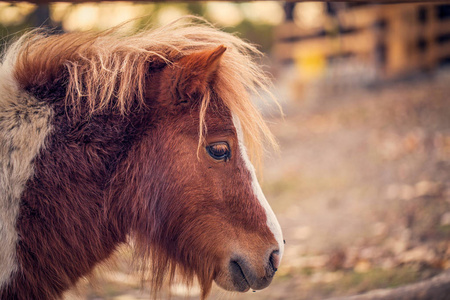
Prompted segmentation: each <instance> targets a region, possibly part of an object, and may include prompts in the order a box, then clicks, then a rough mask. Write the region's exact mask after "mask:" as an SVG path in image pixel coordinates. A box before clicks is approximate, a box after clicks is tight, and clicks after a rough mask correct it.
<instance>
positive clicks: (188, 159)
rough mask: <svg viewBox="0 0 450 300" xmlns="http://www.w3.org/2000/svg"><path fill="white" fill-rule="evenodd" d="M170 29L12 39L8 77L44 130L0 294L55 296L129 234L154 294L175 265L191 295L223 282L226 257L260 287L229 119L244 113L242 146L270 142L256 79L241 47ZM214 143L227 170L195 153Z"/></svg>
mask: <svg viewBox="0 0 450 300" xmlns="http://www.w3.org/2000/svg"><path fill="white" fill-rule="evenodd" d="M171 26H172V27H170V26H169V28H166V29H160V30H159V31H156V32H154V33H150V34H148V33H141V34H139V35H137V36H134V37H131V38H123V39H122V38H116V37H113V36H111V32H109V33H105V34H100V35H93V34H86V35H85V34H68V35H62V36H51V37H43V36H37V35H30V36H28V37H27V38H25V39H24V40H22V42H21V43H22V44H21V45H22V47H21V48H20V49H21V50H20V52H19V55H18V58H17V64H16V68H15V73H14V74H15V77H16V79H17V81H18V83H19V84H20V86H21V87H22V88H23V89H25V90H27V91H28V92H29V93H31V94H33V95H34V96H35V97H36V98H38V99H40V101H42V102H43V103H45V104H46V105H49V106H50V107H51V108H52V110H53V118H52V121H51V122H52V126H53V128H54V131H53V133H52V134H51V135H50V136H49V137H48V139H47V141H46V144H47V147H46V148H45V150H43V151H42V152H41V153H40V154H39V155H38V157H37V158H36V159H35V161H34V170H35V172H34V176H33V177H32V178H31V179H30V180H29V181H28V182H27V185H26V189H25V191H24V193H23V194H22V198H21V205H20V215H19V219H18V220H17V225H16V227H17V231H18V234H19V238H20V241H19V243H18V245H17V257H18V263H19V266H20V270H19V272H18V273H17V274H16V275H15V276H14V278H12V280H11V282H10V284H9V285H8V286H6V287H5V288H3V289H0V298H2V299H55V298H59V297H60V296H61V295H62V293H63V292H64V291H65V290H67V289H68V288H70V287H71V286H73V285H74V284H76V282H77V281H78V280H79V278H80V277H82V276H86V275H88V274H89V273H90V271H91V270H92V268H93V267H94V266H95V265H97V264H99V263H101V262H102V261H104V260H105V259H106V258H108V257H109V256H110V255H111V253H112V252H113V251H114V250H115V249H116V248H117V246H118V245H120V244H121V243H125V242H127V237H128V236H130V237H131V238H132V240H133V243H134V244H135V248H136V253H137V257H139V258H140V259H141V264H140V266H141V267H142V271H144V272H145V273H146V274H149V275H150V276H149V278H148V279H149V280H150V283H151V285H152V287H153V288H154V291H155V292H156V291H157V290H158V289H159V288H160V287H161V284H162V282H163V280H164V279H165V278H168V279H169V281H170V280H171V279H173V276H174V274H175V272H176V271H177V272H180V273H181V274H182V275H183V276H184V278H185V280H186V282H187V283H191V282H192V280H193V278H195V277H197V278H198V280H199V282H200V285H201V287H202V295H203V297H206V296H207V295H208V293H209V291H210V288H211V284H212V282H213V280H216V281H218V280H219V281H220V282H221V284H222V285H223V286H225V287H226V288H232V286H231V285H230V284H231V283H230V282H231V281H230V280H231V279H230V278H229V275H228V274H227V268H228V263H229V260H230V257H231V259H232V256H233V255H245V257H246V259H247V260H248V261H247V262H248V264H249V265H251V266H253V268H254V269H255V272H256V274H257V275H258V276H259V277H267V280H268V281H270V280H271V277H272V276H273V273H271V275H267V274H269V273H270V272H268V271H267V266H265V265H264V264H261V263H260V261H261V258H263V257H265V260H266V261H268V257H267V255H268V254H267V253H270V251H272V250H274V249H275V248H274V247H276V241H275V239H274V236H273V234H272V232H271V231H270V230H269V228H268V227H267V224H266V221H267V220H266V216H265V212H264V209H263V208H262V207H261V205H260V204H259V202H258V199H257V198H256V196H255V195H253V193H252V188H251V179H250V177H251V176H250V174H249V171H248V170H247V169H246V168H245V167H244V165H245V163H244V162H243V158H242V157H241V156H240V154H239V148H238V142H237V138H236V129H235V128H234V126H233V123H232V120H231V119H232V118H231V114H232V113H234V114H237V115H238V116H246V119H243V118H242V122H243V124H244V126H245V125H247V126H246V128H247V134H254V136H253V139H252V140H251V141H253V142H254V143H253V144H256V145H258V144H260V143H261V141H260V138H259V136H260V134H265V135H266V136H267V137H268V138H269V139H271V135H270V133H268V131H267V128H266V127H265V124H264V122H263V121H262V118H261V116H260V114H259V113H258V112H257V111H256V110H255V108H254V107H253V106H252V105H251V104H249V103H250V102H249V99H248V92H247V90H246V88H250V89H255V88H256V86H257V85H263V81H264V79H263V81H261V80H260V79H258V78H257V77H256V76H257V75H261V74H262V73H261V72H260V70H259V69H258V68H257V67H256V65H255V64H254V63H253V62H252V61H250V60H249V56H248V53H247V52H246V51H251V50H254V48H252V47H251V46H249V45H248V44H245V43H243V42H242V41H239V40H238V39H236V38H234V37H232V36H229V35H227V34H224V33H219V32H217V31H215V30H213V29H211V28H209V27H203V26H197V27H192V26H191V27H189V26H188V27H181V28H180V27H177V26H175V25H171ZM187 28H189V30H188V29H187ZM190 30H193V31H194V32H195V30H198V34H192V33H189V32H190ZM166 34H167V35H168V38H166V39H164V40H159V41H158V40H156V41H155V40H151V38H152V37H154V38H157V37H159V38H160V39H162V37H163V36H164V35H166ZM175 38H178V40H177V39H175ZM148 39H150V40H148ZM172 39H175V40H172ZM180 40H182V42H184V44H183V43H181V42H180ZM219 40H220V43H219ZM133 42H135V43H133ZM169 43H171V44H169ZM189 43H191V44H189ZM222 43H223V44H224V46H222ZM105 45H108V46H109V47H111V49H112V50H111V49H109V48H108V49H105V48H104V47H105ZM44 49H46V51H44ZM136 49H137V50H136ZM134 50H136V51H134ZM225 50H226V51H225ZM44 53H45V55H44ZM234 56H236V57H237V58H233V57H234ZM53 57H54V59H53ZM168 62H170V63H168ZM244 62H245V64H244V65H243V66H242V65H240V66H238V64H242V63H244ZM166 64H168V65H166ZM238 67H239V68H240V69H241V71H242V72H241V73H239V74H238V73H236V71H237V68H238ZM242 76H244V77H242ZM245 76H247V77H245ZM255 82H256V85H255ZM263 86H264V85H263ZM228 89H231V90H228ZM248 105H251V106H250V107H249V106H248ZM244 128H245V127H244ZM222 140H225V141H227V142H228V144H229V145H230V146H231V151H232V155H233V156H232V159H230V161H229V162H226V163H225V162H218V161H215V160H214V159H212V158H211V157H210V156H209V155H208V154H207V152H206V151H205V150H204V146H205V145H206V144H208V143H211V142H214V141H222Z"/></svg>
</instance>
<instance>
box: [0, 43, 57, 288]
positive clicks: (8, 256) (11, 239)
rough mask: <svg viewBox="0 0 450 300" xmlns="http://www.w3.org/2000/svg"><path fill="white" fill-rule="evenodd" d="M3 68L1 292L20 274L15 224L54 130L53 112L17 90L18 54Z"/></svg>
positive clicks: (0, 109) (0, 70)
mask: <svg viewBox="0 0 450 300" xmlns="http://www.w3.org/2000/svg"><path fill="white" fill-rule="evenodd" d="M14 50H15V49H14V48H13V50H10V51H9V52H8V53H7V55H6V56H5V59H4V61H3V63H2V64H0V290H1V288H2V287H4V286H5V285H7V284H8V283H9V282H10V281H11V279H12V277H13V276H14V274H15V273H16V272H17V271H18V269H19V267H18V263H17V258H16V247H17V242H18V240H19V237H18V234H17V230H16V222H17V218H18V216H19V209H20V198H21V195H22V192H23V190H24V189H25V184H26V182H27V180H28V179H29V178H30V177H31V176H32V175H33V171H34V170H33V164H32V162H33V159H34V158H35V157H36V155H37V154H38V153H39V151H40V150H41V149H42V148H43V146H44V141H45V139H46V137H47V135H48V134H49V132H50V130H51V125H50V118H51V115H52V110H51V109H50V108H49V107H47V106H45V105H43V104H42V103H39V102H38V101H37V100H36V99H35V98H33V97H32V96H30V95H28V94H27V93H26V92H24V91H21V90H20V89H19V88H18V85H17V82H16V81H15V80H14V79H13V70H14V62H15V53H14Z"/></svg>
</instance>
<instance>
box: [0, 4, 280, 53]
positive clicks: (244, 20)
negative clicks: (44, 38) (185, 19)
mask: <svg viewBox="0 0 450 300" xmlns="http://www.w3.org/2000/svg"><path fill="white" fill-rule="evenodd" d="M269 2H270V1H268V2H266V3H269ZM223 5H226V7H225V9H224V7H223ZM250 5H253V6H250ZM258 5H259V6H258ZM263 5H265V6H263ZM269 5H272V6H273V7H274V8H275V11H273V12H272V15H273V18H270V17H271V15H270V13H271V12H270V11H268V9H267V7H268V6H267V4H256V6H255V4H254V3H251V4H248V3H247V4H242V3H233V2H229V3H225V4H223V3H220V2H183V3H164V2H157V3H150V2H149V3H132V2H120V3H104V2H102V3H83V4H70V3H53V4H50V5H39V6H38V5H33V4H26V5H23V4H22V3H21V2H18V3H8V2H0V38H1V39H2V45H5V43H6V42H7V41H8V40H10V39H11V38H12V37H14V36H15V35H16V34H17V33H18V34H21V33H23V32H25V31H26V30H27V29H31V28H35V27H42V26H45V27H50V28H57V29H63V30H64V31H74V30H104V29H107V28H110V27H112V26H115V25H118V24H121V23H123V22H127V21H129V20H133V19H135V20H134V21H132V22H131V23H130V24H131V27H130V26H127V27H126V28H127V30H128V29H130V31H135V30H139V29H142V28H145V27H148V26H149V25H150V27H151V26H154V25H161V24H165V23H167V22H170V21H172V20H175V19H177V18H179V17H181V16H183V15H196V16H201V17H203V18H205V19H206V20H207V21H209V22H211V23H212V24H214V25H215V26H217V27H219V28H222V29H223V30H224V31H227V32H231V33H236V34H237V35H238V36H239V37H240V38H243V39H245V40H248V41H250V42H251V43H254V44H256V45H259V46H261V47H260V50H262V51H263V52H267V51H268V50H269V49H270V48H271V46H272V40H273V37H272V30H273V28H274V26H275V25H276V24H277V22H280V21H281V20H282V18H283V16H282V6H281V4H279V3H276V4H274V3H269ZM272 10H273V9H272ZM3 15H6V16H7V17H2V16H3ZM230 20H231V21H232V22H234V23H232V24H231V23H230ZM3 47H4V46H3Z"/></svg>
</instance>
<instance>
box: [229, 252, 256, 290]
mask: <svg viewBox="0 0 450 300" xmlns="http://www.w3.org/2000/svg"><path fill="white" fill-rule="evenodd" d="M230 274H231V280H232V282H233V286H234V289H235V290H236V291H238V292H247V291H248V290H249V289H250V287H251V284H250V283H249V282H248V279H247V277H246V276H245V273H244V270H243V269H242V267H241V265H240V264H239V262H238V261H235V260H233V261H231V262H230Z"/></svg>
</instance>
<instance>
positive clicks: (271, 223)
mask: <svg viewBox="0 0 450 300" xmlns="http://www.w3.org/2000/svg"><path fill="white" fill-rule="evenodd" d="M233 124H234V127H235V128H236V133H237V137H238V143H239V150H240V152H241V156H242V158H243V160H244V162H245V165H246V167H247V169H248V171H249V172H250V175H251V177H252V187H253V193H254V194H255V196H256V198H258V200H259V203H260V204H261V206H262V207H263V208H264V210H265V211H266V217H267V226H268V227H269V229H270V231H272V233H273V236H274V237H275V240H276V241H277V242H278V247H279V255H280V262H281V257H282V256H283V252H284V242H283V233H282V232H281V227H280V224H279V223H278V220H277V217H276V216H275V214H274V212H273V210H272V208H271V207H270V205H269V203H268V202H267V199H266V197H265V196H264V193H263V191H262V189H261V186H260V185H259V182H258V178H257V177H256V171H255V167H254V166H253V165H252V163H251V162H250V159H249V158H248V155H247V149H246V147H245V144H244V134H243V131H242V127H241V122H240V120H239V118H238V117H237V116H236V115H235V114H233Z"/></svg>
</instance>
